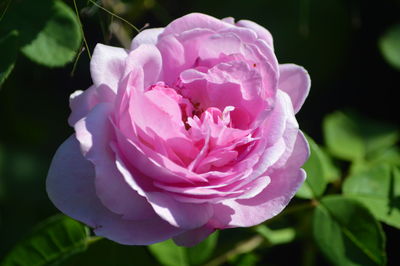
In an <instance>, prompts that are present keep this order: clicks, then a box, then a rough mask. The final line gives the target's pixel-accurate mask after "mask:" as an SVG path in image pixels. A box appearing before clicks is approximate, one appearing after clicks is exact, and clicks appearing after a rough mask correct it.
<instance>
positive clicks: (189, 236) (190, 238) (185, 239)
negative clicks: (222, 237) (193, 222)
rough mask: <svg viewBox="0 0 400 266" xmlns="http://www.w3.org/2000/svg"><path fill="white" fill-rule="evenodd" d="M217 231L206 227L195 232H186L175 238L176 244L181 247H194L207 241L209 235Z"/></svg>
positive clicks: (194, 230)
mask: <svg viewBox="0 0 400 266" xmlns="http://www.w3.org/2000/svg"><path fill="white" fill-rule="evenodd" d="M214 231H215V228H212V227H210V226H209V225H205V226H202V227H199V228H196V229H193V230H189V231H186V232H184V233H182V234H180V235H177V236H175V237H174V238H173V239H174V242H175V244H177V245H179V246H185V247H192V246H194V245H197V244H198V243H200V242H201V241H203V240H205V239H206V238H207V237H208V236H209V235H211V234H212V233H213V232H214Z"/></svg>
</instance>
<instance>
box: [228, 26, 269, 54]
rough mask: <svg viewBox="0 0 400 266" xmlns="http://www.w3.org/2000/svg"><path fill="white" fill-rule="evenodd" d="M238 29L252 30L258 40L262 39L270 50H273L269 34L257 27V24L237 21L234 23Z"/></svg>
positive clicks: (264, 29)
mask: <svg viewBox="0 0 400 266" xmlns="http://www.w3.org/2000/svg"><path fill="white" fill-rule="evenodd" d="M236 25H237V26H239V27H245V28H248V29H252V30H253V31H254V32H255V33H256V34H257V37H258V38H259V39H262V40H264V41H266V42H267V44H268V45H269V46H270V48H271V49H272V50H273V49H274V44H273V39H272V35H271V33H270V32H269V31H268V30H267V29H266V28H264V27H262V26H260V25H258V24H257V23H255V22H253V21H250V20H239V21H238V22H237V23H236Z"/></svg>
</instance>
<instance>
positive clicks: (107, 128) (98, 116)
mask: <svg viewBox="0 0 400 266" xmlns="http://www.w3.org/2000/svg"><path fill="white" fill-rule="evenodd" d="M111 110H112V108H111V105H109V104H104V103H103V104H98V105H97V106H96V107H95V108H94V109H93V110H92V111H91V112H90V113H89V114H88V116H87V117H86V118H85V119H82V120H80V121H78V122H77V123H76V124H75V131H76V136H77V139H78V140H79V142H80V146H81V149H82V151H83V153H84V154H85V157H86V158H87V159H88V160H89V161H91V162H92V163H93V164H94V167H95V173H96V178H95V181H94V182H95V186H96V193H97V195H98V197H99V199H100V200H101V202H102V203H103V204H104V205H105V206H106V207H107V208H109V209H110V210H112V211H113V212H115V213H117V214H121V215H123V217H124V218H126V219H135V220H137V219H145V218H149V217H151V216H154V215H153V213H152V212H151V211H150V205H149V204H148V202H147V201H146V199H145V198H143V197H141V196H139V195H138V194H137V192H136V191H135V190H133V189H132V188H131V187H130V186H129V185H128V184H127V183H126V182H125V181H124V179H123V177H122V175H121V173H120V172H119V171H118V169H117V167H116V165H115V158H114V157H115V156H114V154H113V151H112V150H111V147H110V141H111V140H112V139H113V132H112V127H111V124H110V121H109V118H108V116H109V114H110V112H111Z"/></svg>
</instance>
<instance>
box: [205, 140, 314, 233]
mask: <svg viewBox="0 0 400 266" xmlns="http://www.w3.org/2000/svg"><path fill="white" fill-rule="evenodd" d="M308 156H309V147H308V144H307V141H306V140H305V138H304V136H303V134H302V133H299V135H298V137H297V139H296V144H295V148H294V150H293V154H292V156H291V158H290V159H289V160H288V163H287V165H285V166H284V167H283V168H281V169H278V170H276V171H275V172H273V173H271V175H270V176H271V183H270V184H269V185H268V186H267V187H266V188H265V189H264V190H263V191H262V192H261V193H260V194H258V195H257V196H255V197H254V198H251V199H238V200H227V201H225V202H222V204H220V205H216V206H214V214H215V215H214V218H213V219H215V220H216V221H218V222H219V223H220V224H223V222H222V221H223V220H226V217H227V216H229V215H230V220H229V221H228V222H227V223H226V224H225V225H224V226H223V227H248V226H253V225H257V224H259V223H261V222H263V221H265V220H267V219H270V218H272V217H274V216H275V215H277V214H279V213H280V212H281V211H282V210H283V209H284V208H285V207H286V205H287V204H288V203H289V201H290V199H291V198H292V197H293V196H294V194H295V193H296V191H297V190H298V188H299V187H300V186H301V184H302V183H303V182H304V180H305V178H306V173H305V172H304V170H303V169H301V168H300V166H301V165H303V164H304V162H305V161H306V160H307V158H308ZM232 212H233V213H232ZM221 217H223V218H221ZM218 222H217V223H218Z"/></svg>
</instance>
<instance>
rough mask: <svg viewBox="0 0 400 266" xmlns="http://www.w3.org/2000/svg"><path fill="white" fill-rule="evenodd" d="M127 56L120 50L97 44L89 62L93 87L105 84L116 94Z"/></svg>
mask: <svg viewBox="0 0 400 266" xmlns="http://www.w3.org/2000/svg"><path fill="white" fill-rule="evenodd" d="M127 56H128V53H127V52H126V51H125V50H124V49H122V48H117V47H112V46H107V45H104V44H100V43H99V44H97V45H96V47H95V48H94V52H93V55H92V59H91V60H90V73H91V75H92V80H93V83H94V85H95V86H99V85H100V84H106V85H107V86H109V87H110V88H111V89H112V90H113V91H114V92H117V88H118V82H119V80H120V79H121V78H122V74H123V73H124V68H125V59H126V58H127Z"/></svg>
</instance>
